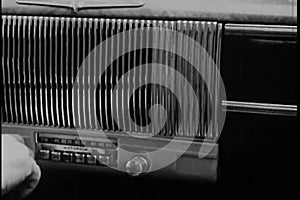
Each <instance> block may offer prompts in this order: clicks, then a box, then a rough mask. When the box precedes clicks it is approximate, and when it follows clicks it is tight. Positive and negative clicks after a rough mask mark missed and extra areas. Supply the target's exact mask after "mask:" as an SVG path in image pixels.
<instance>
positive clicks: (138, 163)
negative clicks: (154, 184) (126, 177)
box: [125, 156, 149, 176]
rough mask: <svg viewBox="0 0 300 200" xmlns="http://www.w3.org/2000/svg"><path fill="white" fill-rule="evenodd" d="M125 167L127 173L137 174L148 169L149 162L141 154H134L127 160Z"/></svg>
mask: <svg viewBox="0 0 300 200" xmlns="http://www.w3.org/2000/svg"><path fill="white" fill-rule="evenodd" d="M125 167H126V171H127V172H128V174H130V175H132V176H138V175H140V174H141V173H143V172H146V171H147V170H148V168H149V163H148V161H147V160H146V158H144V157H142V156H136V157H133V158H131V159H130V160H129V161H127V163H126V165H125Z"/></svg>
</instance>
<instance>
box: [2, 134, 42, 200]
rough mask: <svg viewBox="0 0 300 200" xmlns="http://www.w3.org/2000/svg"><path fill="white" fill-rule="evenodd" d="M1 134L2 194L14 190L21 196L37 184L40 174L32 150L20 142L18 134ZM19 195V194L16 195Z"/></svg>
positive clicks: (25, 194)
mask: <svg viewBox="0 0 300 200" xmlns="http://www.w3.org/2000/svg"><path fill="white" fill-rule="evenodd" d="M1 136H2V152H1V153H2V169H1V170H2V178H1V181H2V182H1V183H2V186H1V192H2V195H4V194H6V193H7V192H9V191H11V190H14V189H15V188H16V187H17V186H19V187H18V193H19V194H20V196H21V197H22V198H23V197H25V196H27V195H28V194H29V193H30V192H32V190H33V189H34V188H35V187H36V186H37V184H38V181H39V179H40V176H41V171H40V168H39V166H38V165H37V164H36V162H35V160H34V159H33V157H32V151H31V150H29V149H28V147H26V146H25V145H24V143H22V141H23V142H24V140H23V139H21V138H20V136H16V135H14V136H12V135H1ZM18 196H19V195H18Z"/></svg>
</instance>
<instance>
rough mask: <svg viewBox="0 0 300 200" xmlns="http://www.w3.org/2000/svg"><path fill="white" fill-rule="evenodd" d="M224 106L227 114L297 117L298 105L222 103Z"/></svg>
mask: <svg viewBox="0 0 300 200" xmlns="http://www.w3.org/2000/svg"><path fill="white" fill-rule="evenodd" d="M222 106H223V110H226V111H227V112H244V113H255V114H269V115H283V116H297V106H296V105H284V104H268V103H253V102H240V101H222Z"/></svg>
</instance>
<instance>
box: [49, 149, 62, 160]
mask: <svg viewBox="0 0 300 200" xmlns="http://www.w3.org/2000/svg"><path fill="white" fill-rule="evenodd" d="M60 159H61V154H60V152H56V151H52V152H51V160H53V161H60Z"/></svg>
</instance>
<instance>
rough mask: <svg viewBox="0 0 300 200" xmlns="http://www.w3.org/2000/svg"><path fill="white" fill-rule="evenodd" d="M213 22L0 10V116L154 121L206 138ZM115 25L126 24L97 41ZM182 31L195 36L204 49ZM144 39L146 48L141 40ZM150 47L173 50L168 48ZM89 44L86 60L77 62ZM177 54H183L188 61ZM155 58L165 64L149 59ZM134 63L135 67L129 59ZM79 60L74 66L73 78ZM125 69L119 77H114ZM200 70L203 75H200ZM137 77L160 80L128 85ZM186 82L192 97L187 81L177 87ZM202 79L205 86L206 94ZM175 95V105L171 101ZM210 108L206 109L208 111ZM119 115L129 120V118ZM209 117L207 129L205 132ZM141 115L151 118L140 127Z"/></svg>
mask: <svg viewBox="0 0 300 200" xmlns="http://www.w3.org/2000/svg"><path fill="white" fill-rule="evenodd" d="M222 27H223V26H222V24H220V23H217V22H206V21H180V20H178V21H168V20H167V21H162V20H143V19H103V18H100V19H99V18H68V17H43V16H10V15H3V16H2V43H3V46H2V51H3V53H2V68H1V71H2V74H3V82H2V87H3V93H4V98H3V100H4V101H3V104H2V106H3V111H2V112H3V121H4V122H6V123H17V124H30V125H39V126H50V127H51V126H54V127H63V128H75V127H76V128H81V129H93V130H105V131H116V132H120V133H122V132H125V133H134V134H146V135H153V134H154V133H155V131H158V128H159V127H160V128H162V129H161V130H160V131H159V133H158V135H159V136H160V137H165V136H182V137H193V136H197V137H199V138H204V137H208V138H212V139H213V138H215V137H216V132H217V131H218V123H217V116H218V113H217V110H218V108H219V104H218V101H217V100H218V98H219V84H220V80H219V77H218V75H217V72H218V71H217V70H216V69H215V68H214V63H212V62H211V61H210V59H209V58H208V57H207V56H211V58H212V59H213V60H214V62H215V64H216V65H217V67H218V68H219V66H220V53H221V36H222ZM152 28H155V29H152ZM168 30H173V31H177V32H179V33H181V34H182V35H178V34H176V33H175V32H169V31H168ZM124 31H130V32H129V34H128V35H127V36H128V37H127V38H122V37H120V35H118V36H117V37H115V38H114V39H112V40H109V41H110V43H106V46H103V45H100V47H99V46H98V45H99V44H101V42H103V41H105V40H106V39H108V38H110V37H111V36H114V35H116V34H120V33H122V32H124ZM183 35H186V36H189V37H190V38H192V39H194V40H195V41H197V42H198V43H199V44H200V45H201V46H202V48H203V49H205V50H206V51H207V55H206V53H204V52H202V51H199V49H198V48H197V46H196V43H193V42H189V40H187V39H186V38H185V37H183ZM150 44H151V46H153V48H143V47H144V46H146V47H147V46H149V45H150ZM98 47H99V48H98ZM132 49H133V50H132ZM160 49H169V50H172V51H174V52H175V51H176V52H178V55H176V54H173V53H171V51H170V52H168V51H165V50H160ZM128 50H132V51H130V52H128V53H126V54H124V55H120V57H118V58H117V59H116V60H112V59H113V58H115V57H114V55H119V54H120V52H127V51H128ZM92 51H93V54H92V57H91V60H86V62H85V59H86V58H87V56H88V55H89V53H90V52H92ZM180 55H184V57H186V58H189V59H190V60H193V61H194V63H196V64H195V66H191V63H189V62H188V61H187V60H185V59H184V58H182V56H180ZM155 63H158V64H160V65H165V66H168V68H161V67H152V66H155ZM108 64H111V65H110V66H109V68H107V69H106V70H105V71H104V74H102V76H101V77H96V76H92V75H93V74H99V72H100V69H101V68H102V67H106V66H107V65H108ZM153 64H154V65H153ZM140 65H143V66H144V67H145V68H144V69H145V70H138V69H137V68H136V67H137V66H140ZM80 67H82V73H83V76H81V77H80V78H77V73H78V72H79V69H80ZM193 67H194V68H197V69H198V70H200V71H201V75H200V74H197V73H196V69H194V68H193ZM169 68H172V69H173V70H172V71H170V70H169ZM163 69H164V70H163ZM125 73H127V76H126V77H128V78H124V77H123V75H124V74H125ZM179 76H180V77H181V76H182V77H184V78H185V79H186V80H181V79H179ZM201 76H204V77H201ZM203 78H205V80H208V81H207V82H206V83H204V81H203ZM75 82H76V84H75V86H76V87H75V86H74V88H73V84H74V83H75ZM119 82H120V83H119ZM142 82H146V83H149V82H157V83H160V86H159V85H157V84H156V85H153V84H152V85H150V84H147V85H143V86H141V87H139V88H137V90H135V91H133V93H132V95H130V92H131V91H130V88H131V89H132V88H135V87H136V86H138V85H140V84H141V83H142ZM118 84H119V85H118ZM188 84H190V86H191V87H192V88H193V89H194V92H195V94H196V96H197V97H198V100H199V103H200V104H199V105H197V101H196V100H195V99H193V98H190V97H191V96H192V95H193V91H191V90H187V89H184V88H186V87H187V86H188ZM117 85H118V86H119V87H118V88H117V89H116V96H115V97H116V98H113V92H114V87H115V86H117ZM93 86H96V88H94V87H93ZM210 86H211V87H210ZM207 88H213V91H212V94H210V95H211V96H210V95H209V94H208V90H207ZM94 89H96V90H95V91H94ZM173 90H174V91H177V93H178V92H179V91H181V92H182V95H180V96H179V97H177V98H179V99H176V96H175V95H174V94H172V92H171V91H173ZM127 99H128V100H127ZM179 100H180V102H183V105H179ZM125 102H129V103H128V104H125ZM76 103H77V104H78V105H75V104H76ZM154 105H160V107H161V108H162V107H163V108H164V109H165V112H154V113H152V114H154V115H153V116H151V113H150V108H151V107H152V106H154ZM78 106H79V107H78ZM212 106H213V107H214V108H215V109H212ZM196 107H199V112H198V111H197V110H195V109H194V108H196ZM157 108H158V107H155V108H154V109H157ZM152 109H153V108H152ZM213 110H214V112H215V113H214V115H212V111H213ZM127 111H129V112H127ZM164 113H165V114H166V122H165V123H164V124H163V120H162V119H163V117H164V116H163V115H164ZM197 113H199V116H197V115H196V114H197ZM114 114H116V116H115V117H113V115H114ZM183 116H184V117H183ZM212 116H215V118H214V119H210V118H211V117H212ZM129 119H131V120H132V121H133V122H135V124H132V123H129ZM150 120H153V121H150ZM197 121H199V126H197V127H196V126H195V124H196V122H197ZM210 122H211V123H212V128H213V129H212V131H211V132H207V129H208V127H209V123H210ZM149 124H152V125H151V126H148V129H146V130H144V129H141V128H139V127H140V126H146V125H149Z"/></svg>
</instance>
